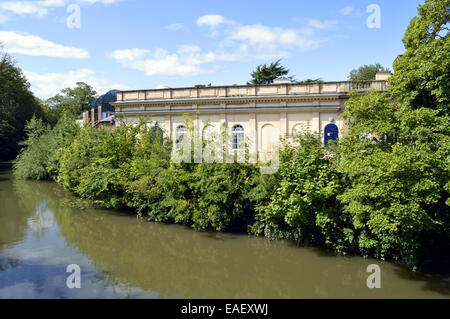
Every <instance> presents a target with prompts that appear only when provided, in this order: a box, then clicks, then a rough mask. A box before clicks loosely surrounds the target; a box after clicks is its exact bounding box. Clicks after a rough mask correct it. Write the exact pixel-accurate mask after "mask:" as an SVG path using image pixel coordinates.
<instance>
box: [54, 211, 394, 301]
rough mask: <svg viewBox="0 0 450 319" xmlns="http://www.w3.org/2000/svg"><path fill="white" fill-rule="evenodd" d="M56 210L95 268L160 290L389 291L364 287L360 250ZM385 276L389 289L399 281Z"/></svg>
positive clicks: (207, 293)
mask: <svg viewBox="0 0 450 319" xmlns="http://www.w3.org/2000/svg"><path fill="white" fill-rule="evenodd" d="M56 217H57V220H58V223H59V225H60V227H61V233H62V234H63V236H64V237H65V238H66V240H67V242H68V243H71V244H73V245H75V246H76V247H77V248H78V250H79V251H80V252H81V253H83V254H84V255H86V256H87V257H88V258H90V259H91V260H92V261H93V263H94V265H95V266H96V267H97V268H98V269H100V270H102V271H103V272H108V273H110V274H113V276H116V277H117V278H119V281H120V282H125V283H129V284H130V285H132V286H136V287H140V288H142V289H144V290H153V291H157V292H159V293H160V294H161V296H162V297H181V298H212V297H214V298H230V297H233V298H260V297H267V298H289V297H291V298H293V297H297V298H302V297H323V298H327V297H356V298H360V297H390V295H386V294H385V293H386V290H384V291H383V290H378V291H376V290H369V289H368V288H367V287H366V279H367V276H368V274H367V273H366V267H367V265H368V264H369V263H370V261H368V260H363V259H362V258H342V257H335V256H331V257H327V256H318V255H317V254H316V253H315V252H314V250H312V249H302V248H296V247H290V246H289V245H286V244H284V243H280V242H269V241H268V240H266V239H263V238H247V237H246V236H237V235H230V234H211V233H200V232H195V231H193V230H191V229H186V228H185V227H179V226H176V225H163V224H148V223H146V222H142V221H136V220H135V219H134V218H130V217H129V216H125V215H120V214H116V213H112V212H102V211H96V212H95V211H86V212H83V213H75V214H74V213H73V212H72V213H71V212H69V211H65V212H64V213H61V214H57V216H56ZM214 237H215V239H213V238H214ZM385 279H386V281H383V283H384V284H385V287H387V288H388V289H389V287H395V285H396V283H398V280H397V282H396V280H395V278H392V279H393V283H389V281H390V280H389V279H387V277H386V278H385ZM398 292H402V291H401V289H400V290H397V293H398ZM394 293H395V291H394ZM393 296H394V295H393ZM393 296H392V297H393ZM397 296H399V295H397Z"/></svg>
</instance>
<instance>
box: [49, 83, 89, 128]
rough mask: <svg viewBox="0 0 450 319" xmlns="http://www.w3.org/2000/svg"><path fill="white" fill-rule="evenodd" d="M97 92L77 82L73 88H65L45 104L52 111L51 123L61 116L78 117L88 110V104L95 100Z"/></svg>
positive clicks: (54, 122)
mask: <svg viewBox="0 0 450 319" xmlns="http://www.w3.org/2000/svg"><path fill="white" fill-rule="evenodd" d="M96 94H97V92H96V91H95V90H94V89H93V88H92V86H90V85H88V84H86V83H84V82H77V84H76V86H75V87H74V88H65V89H62V90H61V94H57V95H55V96H53V97H51V98H49V99H47V101H46V102H45V103H46V105H47V106H48V107H49V108H50V109H51V110H52V117H53V123H52V124H56V121H57V120H58V119H59V118H60V117H61V116H62V115H63V114H68V115H69V116H72V117H73V116H77V115H80V114H81V113H82V112H83V111H86V110H89V107H90V106H89V104H90V103H91V102H92V101H93V100H94V99H95V97H96Z"/></svg>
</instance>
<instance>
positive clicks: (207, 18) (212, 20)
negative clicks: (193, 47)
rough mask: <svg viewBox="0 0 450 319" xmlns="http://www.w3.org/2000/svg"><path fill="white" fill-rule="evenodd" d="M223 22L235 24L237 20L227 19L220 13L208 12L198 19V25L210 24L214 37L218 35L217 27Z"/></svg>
mask: <svg viewBox="0 0 450 319" xmlns="http://www.w3.org/2000/svg"><path fill="white" fill-rule="evenodd" d="M222 24H235V22H234V21H233V20H227V19H225V17H223V16H221V15H219V14H206V15H203V16H200V17H199V18H198V19H197V25H199V26H208V27H209V30H210V32H211V35H212V36H213V37H215V36H217V35H218V32H217V27H218V26H219V25H222Z"/></svg>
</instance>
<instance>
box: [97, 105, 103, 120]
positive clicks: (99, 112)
mask: <svg viewBox="0 0 450 319" xmlns="http://www.w3.org/2000/svg"><path fill="white" fill-rule="evenodd" d="M97 116H98V120H99V121H101V120H102V106H101V105H99V106H98V114H97Z"/></svg>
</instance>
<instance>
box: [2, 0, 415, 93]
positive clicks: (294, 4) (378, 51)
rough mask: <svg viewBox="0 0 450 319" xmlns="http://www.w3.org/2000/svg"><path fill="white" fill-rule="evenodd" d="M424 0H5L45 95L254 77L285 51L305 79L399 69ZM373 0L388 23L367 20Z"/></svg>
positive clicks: (17, 46)
mask: <svg viewBox="0 0 450 319" xmlns="http://www.w3.org/2000/svg"><path fill="white" fill-rule="evenodd" d="M421 3H423V1H419V0H395V1H392V0H369V1H366V0H353V1H352V0H333V1H331V0H316V1H305V0H295V1H284V0H280V1H261V0H259V1H256V0H245V1H244V0H240V1H234V0H227V1H213V0H209V1H203V0H192V1H148V0H147V1H145V0H36V1H14V0H8V1H4V0H0V42H2V43H3V50H5V51H7V52H9V53H10V54H11V55H13V56H14V57H15V59H16V61H17V63H18V65H19V66H20V67H21V68H22V69H23V70H24V73H25V75H26V76H27V78H28V79H29V81H30V82H31V89H32V91H33V92H34V93H35V94H36V95H37V96H38V97H40V98H47V97H50V96H52V95H54V94H56V93H58V91H59V90H60V89H62V88H65V87H68V86H74V84H75V83H76V82H77V81H85V82H87V83H88V84H91V85H92V86H93V87H94V88H95V89H96V90H97V91H98V93H99V94H103V93H105V92H106V91H107V90H109V89H113V88H116V89H152V88H157V87H162V86H168V87H184V86H193V85H196V84H209V83H211V84H212V85H229V84H245V83H246V81H248V80H249V78H250V75H249V74H250V73H251V71H252V70H254V69H255V67H256V66H257V65H259V64H262V63H270V62H272V61H274V60H275V59H279V58H282V64H283V65H285V66H286V67H287V68H289V69H290V75H294V76H295V78H296V79H298V80H303V79H306V78H322V79H323V80H325V81H338V80H346V79H347V76H348V73H349V72H350V71H351V70H352V69H354V68H357V67H358V66H360V65H363V64H371V63H376V62H379V63H381V64H383V65H384V66H387V67H389V68H391V69H392V62H393V61H394V59H395V58H396V56H397V55H398V54H400V53H402V52H403V51H404V48H403V44H402V41H401V40H402V37H403V34H404V32H405V30H406V28H407V26H408V24H409V21H410V19H411V18H413V17H414V16H415V15H417V6H418V5H419V4H421ZM371 4H376V5H377V6H378V8H379V9H380V27H379V28H369V26H368V25H367V20H368V18H369V17H370V16H371V14H373V13H374V11H371V12H367V8H368V6H369V5H371ZM78 10H79V18H80V19H79V20H78V19H77V15H76V12H78ZM74 17H75V18H74ZM68 20H69V22H71V23H69V24H68ZM77 21H79V22H80V23H79V25H78V24H77ZM371 21H373V20H371ZM69 26H71V27H69Z"/></svg>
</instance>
